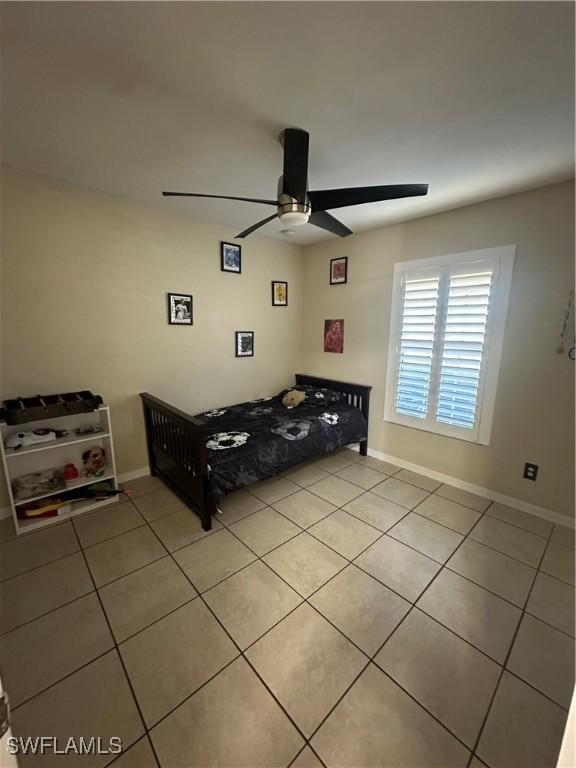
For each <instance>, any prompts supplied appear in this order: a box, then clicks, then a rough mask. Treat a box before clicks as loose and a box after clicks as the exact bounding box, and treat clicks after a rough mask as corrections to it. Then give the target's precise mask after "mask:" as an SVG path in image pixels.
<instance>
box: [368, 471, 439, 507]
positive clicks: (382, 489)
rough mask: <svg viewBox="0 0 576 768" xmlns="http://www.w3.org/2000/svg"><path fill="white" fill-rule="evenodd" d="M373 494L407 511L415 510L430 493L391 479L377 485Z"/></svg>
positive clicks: (393, 478)
mask: <svg viewBox="0 0 576 768" xmlns="http://www.w3.org/2000/svg"><path fill="white" fill-rule="evenodd" d="M372 493H375V494H376V495H377V496H382V497H383V498H384V499H388V501H393V502H394V503H395V504H399V505H400V506H401V507H406V508H407V509H413V508H414V507H415V506H416V505H417V504H420V502H421V501H423V500H424V499H425V498H426V496H428V491H423V490H422V489H421V488H416V486H415V485H410V484H409V483H403V482H402V481H401V480H397V479H396V478H395V477H389V478H388V479H387V480H384V482H382V483H380V485H375V486H374V488H372Z"/></svg>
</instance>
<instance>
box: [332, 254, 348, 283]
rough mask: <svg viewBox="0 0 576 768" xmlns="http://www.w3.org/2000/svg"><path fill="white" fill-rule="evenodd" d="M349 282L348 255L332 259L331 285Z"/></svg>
mask: <svg viewBox="0 0 576 768" xmlns="http://www.w3.org/2000/svg"><path fill="white" fill-rule="evenodd" d="M346 282H348V256H342V257H341V258H340V259H330V285H340V284H341V283H346Z"/></svg>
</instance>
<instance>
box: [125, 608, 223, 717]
mask: <svg viewBox="0 0 576 768" xmlns="http://www.w3.org/2000/svg"><path fill="white" fill-rule="evenodd" d="M120 653H121V655H122V660H123V661H124V664H125V666H126V671H127V673H128V676H129V678H130V681H131V683H132V686H133V688H134V692H135V694H136V698H137V699H138V703H139V705H140V708H141V710H142V715H143V716H144V720H145V721H146V725H147V726H148V727H149V728H150V727H151V726H152V725H153V724H154V723H157V722H158V720H159V719H160V718H161V717H163V716H164V715H166V714H167V713H168V712H169V711H170V710H171V709H173V708H174V707H176V706H177V705H178V704H180V703H181V702H182V701H183V700H184V699H185V698H186V697H187V696H189V695H190V694H191V693H193V692H194V691H195V690H197V689H198V688H199V687H200V686H201V685H202V684H203V683H205V682H206V681H207V680H209V679H210V678H211V677H212V676H213V675H215V674H216V673H217V672H218V671H219V670H220V669H222V667H224V666H225V665H226V664H228V663H229V662H230V661H232V659H233V658H234V657H235V656H237V655H238V651H237V649H236V648H235V646H234V644H233V643H232V641H231V640H230V638H229V637H228V635H227V634H226V633H225V632H224V630H223V629H222V627H221V626H220V625H219V624H218V622H217V621H216V619H215V618H214V617H213V616H212V614H211V613H210V611H209V610H208V608H206V606H205V605H204V603H203V602H202V600H200V599H199V598H197V599H196V600H193V601H192V602H191V603H188V604H187V605H184V606H182V608H178V609H177V610H176V611H174V612H173V613H171V614H169V615H168V616H166V617H165V618H163V619H161V620H160V621H157V622H156V623H155V624H152V626H150V627H148V628H147V629H144V630H142V632H140V633H139V634H137V635H135V636H134V637H132V638H130V640H127V641H126V642H125V643H122V645H120Z"/></svg>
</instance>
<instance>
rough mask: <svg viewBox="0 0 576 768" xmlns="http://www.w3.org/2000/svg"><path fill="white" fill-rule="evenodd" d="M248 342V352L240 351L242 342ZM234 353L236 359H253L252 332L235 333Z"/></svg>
mask: <svg viewBox="0 0 576 768" xmlns="http://www.w3.org/2000/svg"><path fill="white" fill-rule="evenodd" d="M244 340H249V342H250V344H249V349H248V351H246V352H244V351H242V342H243V341H244ZM234 353H235V355H236V357H254V331H236V333H235V334H234Z"/></svg>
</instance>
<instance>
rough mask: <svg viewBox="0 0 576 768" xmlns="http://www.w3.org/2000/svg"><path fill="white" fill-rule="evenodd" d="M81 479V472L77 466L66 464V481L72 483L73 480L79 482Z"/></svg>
mask: <svg viewBox="0 0 576 768" xmlns="http://www.w3.org/2000/svg"><path fill="white" fill-rule="evenodd" d="M79 477H80V472H78V469H77V468H76V465H75V464H66V466H65V467H64V480H65V481H66V482H67V483H70V482H71V481H72V480H77V479H78V478H79Z"/></svg>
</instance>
